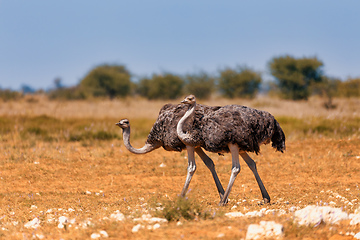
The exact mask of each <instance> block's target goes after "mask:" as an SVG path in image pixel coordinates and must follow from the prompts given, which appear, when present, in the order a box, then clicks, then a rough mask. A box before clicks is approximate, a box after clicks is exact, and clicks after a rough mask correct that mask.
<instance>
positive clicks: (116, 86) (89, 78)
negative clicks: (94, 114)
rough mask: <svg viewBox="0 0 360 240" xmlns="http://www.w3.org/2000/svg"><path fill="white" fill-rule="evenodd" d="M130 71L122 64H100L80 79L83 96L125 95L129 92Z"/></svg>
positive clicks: (111, 96)
mask: <svg viewBox="0 0 360 240" xmlns="http://www.w3.org/2000/svg"><path fill="white" fill-rule="evenodd" d="M130 77H131V76H130V72H129V71H128V70H127V69H126V68H125V67H124V66H118V65H101V66H98V67H96V68H94V69H93V70H91V71H90V73H89V74H88V75H86V77H85V78H84V79H83V80H81V82H80V88H81V91H82V92H83V94H84V95H85V96H91V97H105V96H107V97H110V98H114V97H125V96H128V95H129V94H130V93H131V86H132V83H131V81H130Z"/></svg>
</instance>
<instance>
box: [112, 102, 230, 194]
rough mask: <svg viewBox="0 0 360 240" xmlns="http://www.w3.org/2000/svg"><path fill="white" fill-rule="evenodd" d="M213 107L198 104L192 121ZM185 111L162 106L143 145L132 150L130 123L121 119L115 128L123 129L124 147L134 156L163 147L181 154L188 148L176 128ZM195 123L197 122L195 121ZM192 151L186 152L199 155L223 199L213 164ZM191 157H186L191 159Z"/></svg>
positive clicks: (178, 106) (185, 189) (199, 150)
mask: <svg viewBox="0 0 360 240" xmlns="http://www.w3.org/2000/svg"><path fill="white" fill-rule="evenodd" d="M213 109H214V108H213V107H209V106H205V105H201V104H198V105H197V107H196V110H195V109H194V111H193V114H192V115H193V119H197V118H199V117H200V116H203V115H204V114H206V112H208V111H213ZM186 111H187V106H186V105H184V104H178V105H173V104H166V105H164V106H163V107H162V108H161V110H160V112H159V116H158V118H157V120H156V122H155V123H154V125H153V127H152V128H151V130H150V133H149V135H148V138H147V140H146V142H145V145H144V146H143V147H141V148H134V147H133V146H132V145H131V143H130V122H129V120H128V119H122V120H120V121H119V122H118V123H116V125H117V126H119V127H120V128H122V129H123V140H124V145H125V147H126V148H127V149H128V150H129V151H130V152H132V153H135V154H146V153H148V152H151V151H153V150H155V149H157V148H160V147H163V148H164V149H165V150H167V151H178V152H181V151H182V150H184V149H185V148H188V146H186V145H185V144H184V143H183V142H182V141H181V140H180V139H179V138H178V136H177V133H176V126H177V123H178V121H179V120H180V118H181V117H182V116H183V115H184V114H185V112H186ZM196 122H199V120H198V119H197V121H196ZM191 149H192V150H193V151H188V154H194V151H195V152H196V153H197V155H199V157H200V158H201V159H202V161H203V162H204V163H205V165H206V166H207V167H208V168H209V170H210V172H211V174H212V176H213V178H214V181H215V184H216V187H217V189H218V192H219V195H220V199H222V198H223V195H224V192H225V191H224V189H223V187H222V185H221V182H220V180H219V178H218V176H217V173H216V171H215V165H214V162H213V161H212V160H211V159H210V158H209V157H208V156H207V155H206V154H205V153H204V151H203V150H202V149H201V147H191ZM191 157H192V156H190V157H188V158H191ZM186 191H187V187H186V188H185V186H184V188H183V190H182V191H181V196H185V194H186Z"/></svg>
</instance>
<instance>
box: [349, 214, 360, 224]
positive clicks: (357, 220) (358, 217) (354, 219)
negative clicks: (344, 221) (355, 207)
mask: <svg viewBox="0 0 360 240" xmlns="http://www.w3.org/2000/svg"><path fill="white" fill-rule="evenodd" d="M349 218H350V219H351V221H350V225H357V224H360V213H358V214H350V215H349Z"/></svg>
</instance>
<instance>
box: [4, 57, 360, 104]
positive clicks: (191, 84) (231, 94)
mask: <svg viewBox="0 0 360 240" xmlns="http://www.w3.org/2000/svg"><path fill="white" fill-rule="evenodd" d="M323 67H324V63H323V62H322V61H321V60H319V59H318V58H317V57H302V58H296V57H293V56H289V55H283V56H278V57H274V58H272V59H271V60H270V61H269V63H268V72H269V73H270V74H271V76H272V78H273V79H265V80H264V76H263V73H261V72H259V71H256V70H253V69H251V68H249V67H246V66H236V67H234V68H231V67H226V68H224V69H220V70H218V71H217V72H216V73H214V74H210V73H207V72H204V71H200V72H195V73H188V74H184V75H178V74H173V73H169V72H164V73H160V74H153V75H152V76H145V77H140V78H138V77H136V76H134V74H132V73H131V72H130V71H129V70H128V69H127V68H126V66H124V65H108V64H104V65H99V66H96V67H95V68H93V69H91V70H90V71H89V72H88V73H87V74H86V75H85V77H84V78H83V79H81V80H80V82H79V84H77V85H76V86H70V87H65V86H63V85H62V82H61V79H60V78H56V79H55V80H54V86H55V88H54V89H52V90H49V91H47V92H46V94H47V95H48V96H49V98H51V99H66V100H73V99H93V98H99V97H100V98H109V99H114V98H117V97H120V98H123V97H127V96H135V95H137V96H141V97H143V98H146V99H164V100H165V99H176V98H178V97H180V96H182V95H184V94H189V93H192V94H195V95H196V96H197V98H199V99H209V98H210V97H211V96H212V95H213V94H217V95H221V96H224V97H226V98H249V99H251V98H254V97H255V96H256V95H257V94H258V93H262V94H271V95H272V96H274V95H276V96H278V97H280V98H282V99H290V100H307V99H308V98H309V97H310V96H313V95H320V96H322V97H325V98H327V102H326V103H325V104H324V106H325V107H326V108H334V107H336V105H334V104H333V103H332V99H333V98H334V97H346V98H350V97H359V96H360V78H348V79H345V80H344V79H343V80H341V79H337V78H333V77H331V76H326V75H325V74H324V72H323ZM40 91H41V90H40ZM33 92H35V90H34V89H32V88H31V87H30V86H28V85H23V86H22V88H21V90H20V91H12V90H9V89H0V99H2V100H4V101H7V100H11V99H14V100H16V99H19V98H21V97H22V96H23V95H24V94H28V93H33ZM42 92H44V91H42Z"/></svg>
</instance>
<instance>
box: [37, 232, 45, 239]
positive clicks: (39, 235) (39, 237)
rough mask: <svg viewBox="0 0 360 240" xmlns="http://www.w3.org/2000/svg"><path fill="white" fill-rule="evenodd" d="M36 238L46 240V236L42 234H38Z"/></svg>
mask: <svg viewBox="0 0 360 240" xmlns="http://www.w3.org/2000/svg"><path fill="white" fill-rule="evenodd" d="M35 236H36V237H37V238H38V239H44V238H45V236H44V235H43V234H40V233H36V234H35Z"/></svg>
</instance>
